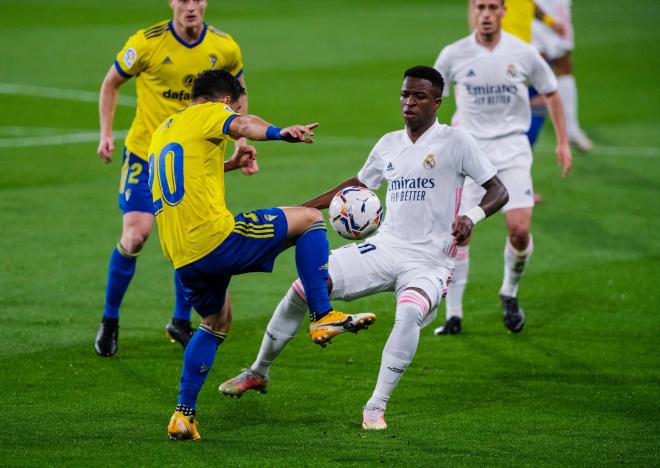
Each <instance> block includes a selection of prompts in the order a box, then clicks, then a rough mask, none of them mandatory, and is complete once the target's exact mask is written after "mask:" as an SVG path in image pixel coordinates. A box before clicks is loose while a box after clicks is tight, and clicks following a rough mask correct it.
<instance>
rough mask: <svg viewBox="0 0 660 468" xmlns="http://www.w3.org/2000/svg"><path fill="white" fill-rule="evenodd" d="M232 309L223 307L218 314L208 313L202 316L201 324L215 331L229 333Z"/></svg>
mask: <svg viewBox="0 0 660 468" xmlns="http://www.w3.org/2000/svg"><path fill="white" fill-rule="evenodd" d="M231 320H232V314H231V310H226V309H223V310H221V311H220V312H218V313H217V314H211V315H207V316H206V317H203V318H202V321H201V324H202V325H203V326H205V327H207V328H209V329H211V330H213V331H214V332H219V333H227V332H228V331H229V326H230V325H231Z"/></svg>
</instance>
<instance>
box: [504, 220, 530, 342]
mask: <svg viewBox="0 0 660 468" xmlns="http://www.w3.org/2000/svg"><path fill="white" fill-rule="evenodd" d="M504 220H505V223H506V227H507V231H508V237H507V240H506V243H505V246H504V278H503V280H502V286H501V288H500V300H501V302H502V308H503V314H504V324H505V326H506V327H507V328H508V329H509V330H510V331H512V332H514V333H518V332H520V331H521V330H522V329H523V326H524V324H525V315H524V313H523V311H522V309H521V308H520V306H519V305H518V299H517V297H518V284H519V283H520V278H521V277H522V275H523V273H524V271H525V267H526V266H527V263H528V262H529V259H530V257H531V256H532V252H533V251H534V241H533V239H532V235H531V234H530V227H531V223H532V208H517V209H512V210H508V211H506V212H505V213H504Z"/></svg>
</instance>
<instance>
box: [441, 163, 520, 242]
mask: <svg viewBox="0 0 660 468" xmlns="http://www.w3.org/2000/svg"><path fill="white" fill-rule="evenodd" d="M482 187H483V188H485V189H486V193H485V194H484V196H483V198H482V199H481V202H479V205H477V206H475V207H474V208H472V209H471V210H469V211H468V212H467V213H465V214H464V215H463V216H459V217H458V219H457V220H456V221H454V225H453V232H452V236H454V238H455V239H456V242H458V243H459V244H460V243H461V242H463V241H464V240H466V239H468V238H469V237H470V236H471V235H472V228H473V227H474V225H475V224H477V223H478V222H479V221H481V220H482V219H484V218H487V217H489V216H490V215H492V214H493V213H496V212H498V211H499V210H500V209H501V208H502V207H503V206H504V205H506V203H507V202H508V201H509V192H507V190H506V187H504V185H503V184H502V182H501V181H500V179H499V178H498V177H497V176H494V177H493V178H491V179H490V180H488V181H487V182H485V183H484V184H483V185H482Z"/></svg>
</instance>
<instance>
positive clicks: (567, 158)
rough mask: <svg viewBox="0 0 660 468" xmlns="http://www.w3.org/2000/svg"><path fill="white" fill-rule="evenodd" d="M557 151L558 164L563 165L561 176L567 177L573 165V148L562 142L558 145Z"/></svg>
mask: <svg viewBox="0 0 660 468" xmlns="http://www.w3.org/2000/svg"><path fill="white" fill-rule="evenodd" d="M555 152H556V153H557V165H558V166H560V167H561V176H562V177H566V176H567V175H568V172H569V171H570V170H571V166H572V165H573V155H572V154H571V148H570V146H568V143H560V144H558V145H557V148H556V149H555Z"/></svg>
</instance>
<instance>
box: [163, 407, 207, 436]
mask: <svg viewBox="0 0 660 468" xmlns="http://www.w3.org/2000/svg"><path fill="white" fill-rule="evenodd" d="M167 435H169V436H170V439H172V440H197V439H201V437H202V436H200V435H199V432H197V421H195V416H186V415H185V414H183V412H182V411H175V412H174V414H173V415H172V418H171V419H170V423H169V424H168V425H167Z"/></svg>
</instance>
